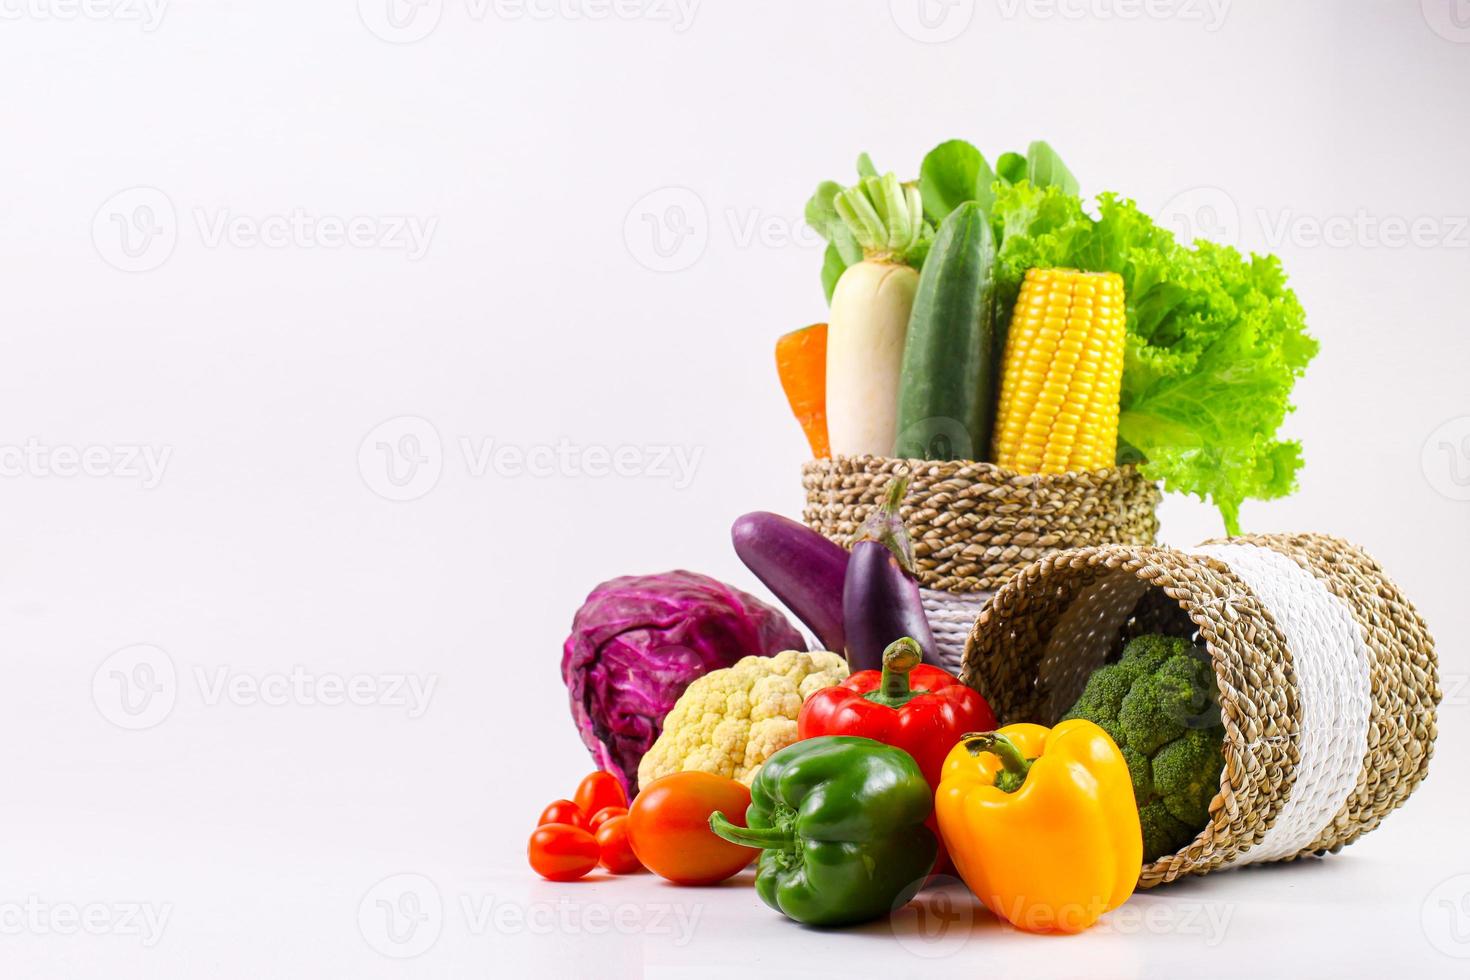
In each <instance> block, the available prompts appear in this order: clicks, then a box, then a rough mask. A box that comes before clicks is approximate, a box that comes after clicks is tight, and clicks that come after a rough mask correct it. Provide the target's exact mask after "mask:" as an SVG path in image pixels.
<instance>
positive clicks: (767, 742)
mask: <svg viewBox="0 0 1470 980" xmlns="http://www.w3.org/2000/svg"><path fill="white" fill-rule="evenodd" d="M846 679H847V661H846V660H844V659H843V658H842V657H841V656H839V655H838V654H835V653H827V652H826V651H823V650H814V651H811V652H807V651H804V650H787V651H786V652H784V653H778V654H776V655H775V656H774V657H745V658H743V659H741V660H738V661H736V662H735V664H734V666H731V667H726V668H724V669H723V670H713V671H710V672H709V673H708V674H705V675H704V676H703V677H700V678H698V679H697V680H695V681H694V682H693V683H692V684H690V685H689V687H688V688H686V689H685V691H684V693H683V694H682V695H681V696H680V697H679V700H678V701H677V702H676V703H675V704H674V708H673V710H672V711H670V712H669V714H668V716H667V717H666V718H664V729H663V732H662V734H660V735H659V737H658V741H656V742H654V743H653V748H651V749H649V750H648V753H647V754H646V755H644V756H643V761H642V762H640V763H639V764H638V785H639V786H647V785H648V784H649V783H651V782H653V781H654V780H655V779H658V778H660V777H662V776H667V775H669V774H670V773H675V772H681V771H683V770H686V769H697V770H699V771H701V772H712V773H714V774H715V775H717V776H725V777H727V778H730V779H738V780H739V781H740V782H742V783H744V784H745V785H747V786H749V785H750V783H751V781H752V780H753V779H755V774H756V772H757V771H759V770H760V767H761V764H762V763H764V762H765V761H766V760H767V759H768V758H770V757H771V756H772V755H774V754H775V753H776V752H779V751H780V750H781V749H784V748H785V747H786V746H788V745H790V744H791V743H792V742H795V741H796V716H797V714H798V713H800V711H801V705H802V702H803V701H805V700H806V698H807V695H809V694H811V693H812V692H813V691H817V690H820V689H821V688H824V687H832V686H833V685H835V684H840V683H842V682H843V681H844V680H846Z"/></svg>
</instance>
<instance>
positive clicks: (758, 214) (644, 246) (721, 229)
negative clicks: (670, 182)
mask: <svg viewBox="0 0 1470 980" xmlns="http://www.w3.org/2000/svg"><path fill="white" fill-rule="evenodd" d="M717 233H718V234H719V235H720V236H721V240H722V241H723V240H726V239H728V241H729V243H730V245H732V246H733V247H735V248H737V249H741V250H744V249H750V248H765V249H782V248H803V249H811V250H813V251H821V250H822V249H825V248H826V247H827V243H826V242H825V241H824V240H823V239H822V236H821V235H820V234H818V233H817V231H816V229H814V228H812V227H811V226H810V225H808V224H807V223H806V220H805V218H803V217H792V216H790V215H786V214H779V213H773V212H769V211H765V210H762V209H761V208H754V207H725V208H723V209H721V210H720V211H719V212H718V213H716V214H711V211H710V209H709V207H708V206H707V205H706V204H705V201H704V198H702V197H701V196H700V195H699V194H698V193H696V192H695V191H692V190H690V189H689V188H687V187H661V188H659V189H658V190H656V191H653V192H651V193H649V194H645V195H644V196H643V197H641V198H639V199H638V200H637V201H636V202H635V203H634V204H633V206H632V207H631V208H629V209H628V214H627V215H626V217H625V218H624V219H623V242H624V244H625V245H626V246H627V249H628V254H629V255H631V256H632V257H633V260H634V261H635V262H637V263H638V264H639V265H641V266H643V267H644V268H645V269H648V270H649V271H651V272H682V271H683V270H685V269H688V268H690V267H691V266H693V265H694V264H695V263H697V262H698V261H699V260H700V259H702V258H703V257H704V254H705V252H706V250H707V249H708V247H709V244H710V241H711V240H712V239H713V238H714V237H715V235H716V234H717Z"/></svg>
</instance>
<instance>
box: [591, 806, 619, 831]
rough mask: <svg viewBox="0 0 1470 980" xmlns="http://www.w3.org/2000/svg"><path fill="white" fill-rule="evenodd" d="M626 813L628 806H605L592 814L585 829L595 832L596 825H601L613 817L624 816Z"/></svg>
mask: <svg viewBox="0 0 1470 980" xmlns="http://www.w3.org/2000/svg"><path fill="white" fill-rule="evenodd" d="M627 815H628V808H627V807H625V806H605V807H603V808H602V809H601V810H598V811H597V812H596V813H594V814H592V818H591V819H590V820H588V821H587V829H588V830H590V831H592V832H593V833H594V834H595V833H597V828H598V827H601V826H602V825H603V824H604V823H605V822H607V821H608V820H611V819H612V818H613V817H626V816H627Z"/></svg>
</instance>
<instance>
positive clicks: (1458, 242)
mask: <svg viewBox="0 0 1470 980" xmlns="http://www.w3.org/2000/svg"><path fill="white" fill-rule="evenodd" d="M1249 218H1250V220H1249V221H1248V222H1243V221H1242V215H1241V210H1240V207H1239V206H1238V205H1237V204H1236V202H1235V199H1234V198H1233V197H1231V196H1230V194H1228V193H1227V192H1226V191H1225V190H1223V189H1222V188H1219V187H1192V188H1190V189H1189V190H1187V191H1181V192H1180V193H1178V194H1175V195H1174V196H1173V197H1172V198H1170V199H1169V200H1168V202H1167V203H1165V205H1164V207H1163V208H1162V210H1161V211H1160V213H1159V219H1158V220H1159V224H1160V225H1162V226H1163V227H1165V228H1168V229H1169V230H1170V231H1173V232H1174V234H1175V236H1176V237H1177V238H1178V239H1179V240H1180V241H1181V242H1184V243H1186V244H1187V243H1190V242H1194V241H1198V240H1208V241H1212V242H1217V243H1219V244H1223V245H1232V246H1235V247H1237V248H1238V247H1240V246H1241V245H1242V243H1243V242H1244V240H1245V236H1246V235H1247V233H1249V234H1251V235H1255V236H1258V237H1259V238H1260V240H1261V241H1263V242H1264V243H1265V246H1266V247H1267V248H1268V249H1269V250H1271V251H1279V250H1281V249H1282V248H1285V247H1293V248H1300V249H1309V248H1338V249H1342V248H1364V249H1401V248H1421V249H1440V248H1454V249H1470V215H1453V214H1451V215H1427V214H1420V215H1402V214H1375V213H1373V212H1371V211H1368V210H1367V209H1366V208H1358V209H1357V210H1356V211H1352V212H1344V213H1341V214H1310V213H1305V212H1301V211H1297V210H1295V209H1294V208H1275V209H1272V208H1256V209H1255V210H1254V211H1252V212H1251V213H1250V215H1249Z"/></svg>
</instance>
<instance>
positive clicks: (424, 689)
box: [92, 644, 439, 731]
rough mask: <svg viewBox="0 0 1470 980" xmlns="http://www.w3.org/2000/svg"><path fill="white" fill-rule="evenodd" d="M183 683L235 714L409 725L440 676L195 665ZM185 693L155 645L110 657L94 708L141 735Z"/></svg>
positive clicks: (98, 678) (95, 685)
mask: <svg viewBox="0 0 1470 980" xmlns="http://www.w3.org/2000/svg"><path fill="white" fill-rule="evenodd" d="M185 676H186V677H189V678H192V680H193V691H194V696H196V697H197V698H198V700H199V703H201V704H202V705H203V706H204V707H207V708H216V707H219V706H220V705H224V704H229V705H233V706H235V707H237V708H258V707H266V708H280V707H288V706H291V707H301V708H336V707H342V706H350V707H357V708H400V709H402V710H403V712H404V714H405V715H406V716H407V717H408V718H409V719H410V720H412V719H418V718H421V717H423V715H424V713H425V712H427V711H428V710H429V703H430V702H431V701H432V700H433V697H434V691H435V690H436V689H437V687H438V685H439V675H438V674H410V673H393V672H381V673H367V672H362V673H355V674H340V673H334V672H330V671H327V672H320V673H318V672H315V671H310V670H307V669H306V668H305V667H303V666H301V665H299V664H298V665H296V666H294V667H292V668H291V669H290V670H281V671H264V672H256V673H251V672H248V671H242V670H236V669H235V668H233V667H230V666H228V665H225V666H216V667H213V668H206V667H203V666H201V665H198V664H195V665H194V666H193V667H192V668H191V670H190V671H189V673H188V674H186V675H185ZM181 687H184V685H181V683H180V677H179V671H178V670H177V669H176V668H175V666H174V662H173V658H171V657H170V656H169V655H168V654H167V653H165V652H164V651H163V650H161V649H159V648H158V647H156V646H152V645H150V644H139V645H137V646H131V647H126V648H125V649H122V650H119V651H117V652H116V653H114V654H112V655H111V656H109V657H108V658H107V659H106V660H104V661H103V662H102V665H101V666H100V667H98V668H97V672H96V673H95V674H93V675H92V702H93V704H95V705H96V706H97V711H98V713H99V714H101V715H102V717H103V718H105V719H106V720H107V721H110V722H112V723H113V724H114V725H117V726H118V727H119V728H126V729H128V730H130V731H141V730H143V729H146V728H153V727H154V726H155V725H159V724H161V723H162V722H163V721H164V720H165V719H166V718H168V717H169V715H170V714H171V713H172V712H173V710H174V706H175V704H177V703H178V700H179V694H180V689H181Z"/></svg>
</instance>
